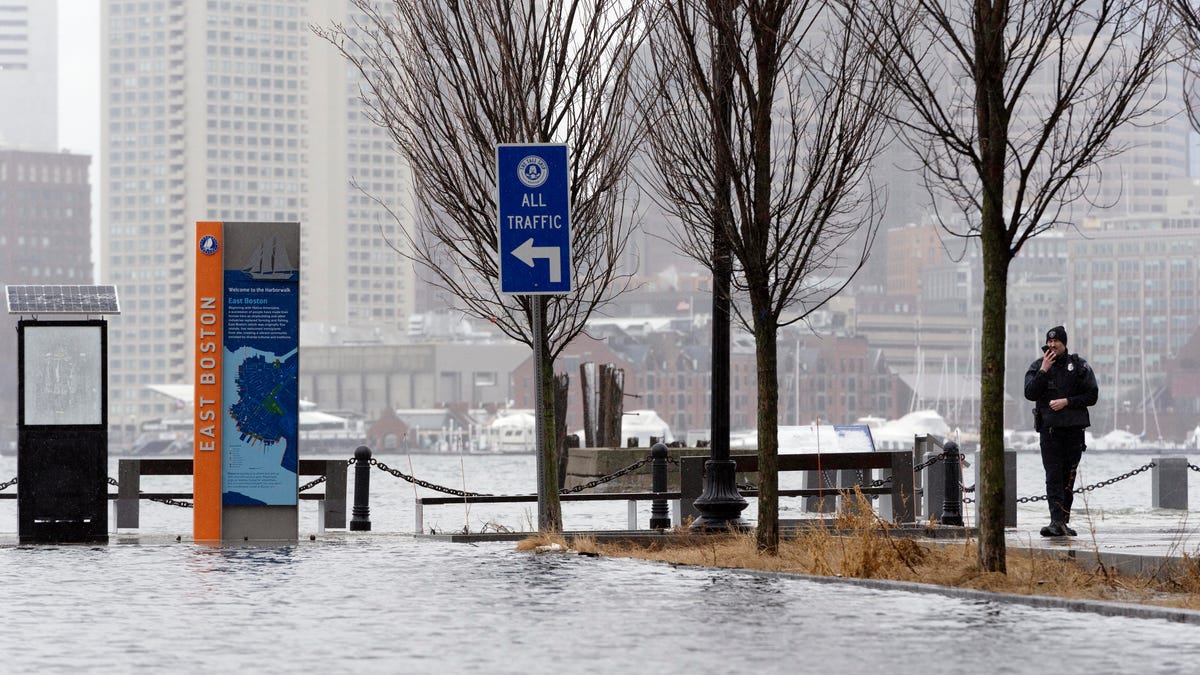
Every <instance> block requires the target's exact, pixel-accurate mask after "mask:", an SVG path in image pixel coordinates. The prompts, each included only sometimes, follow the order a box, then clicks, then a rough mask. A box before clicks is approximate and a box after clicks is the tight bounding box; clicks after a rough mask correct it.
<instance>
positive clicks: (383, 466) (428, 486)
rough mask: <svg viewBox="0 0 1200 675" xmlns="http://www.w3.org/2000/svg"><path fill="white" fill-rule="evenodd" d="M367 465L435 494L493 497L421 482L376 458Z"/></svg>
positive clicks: (353, 460) (352, 460)
mask: <svg viewBox="0 0 1200 675" xmlns="http://www.w3.org/2000/svg"><path fill="white" fill-rule="evenodd" d="M355 463H357V462H356V460H355V458H353V457H351V458H350V459H349V460H347V464H355ZM367 463H368V464H370V465H371V466H374V467H375V468H377V469H379V470H380V471H384V472H386V473H390V474H392V475H393V476H395V477H396V478H402V479H404V480H406V481H408V482H410V483H412V484H413V485H417V486H419V487H423V488H425V489H427V490H433V491H435V492H444V493H446V494H448V495H454V496H455V497H490V496H491V495H490V494H487V493H483V492H467V491H466V490H455V489H454V488H448V487H444V486H441V485H436V484H434V483H430V482H429V481H425V480H421V479H420V478H416V477H413V476H410V475H408V474H406V473H404V472H403V471H401V470H399V469H393V468H391V467H389V466H388V465H387V464H384V463H383V462H380V461H379V460H377V459H375V458H374V457H372V458H371V459H369V460H367Z"/></svg>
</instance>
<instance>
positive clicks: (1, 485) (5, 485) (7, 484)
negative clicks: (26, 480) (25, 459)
mask: <svg viewBox="0 0 1200 675" xmlns="http://www.w3.org/2000/svg"><path fill="white" fill-rule="evenodd" d="M16 484H17V477H16V476H13V477H12V480H10V481H6V482H4V483H0V490H7V489H8V488H10V487H12V486H14V485H16Z"/></svg>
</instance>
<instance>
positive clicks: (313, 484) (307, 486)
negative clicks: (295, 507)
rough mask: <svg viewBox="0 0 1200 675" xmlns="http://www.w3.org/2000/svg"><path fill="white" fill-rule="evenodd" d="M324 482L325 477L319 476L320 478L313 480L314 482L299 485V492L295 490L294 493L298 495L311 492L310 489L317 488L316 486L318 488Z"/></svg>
mask: <svg viewBox="0 0 1200 675" xmlns="http://www.w3.org/2000/svg"><path fill="white" fill-rule="evenodd" d="M325 480H326V477H325V476H321V477H320V478H318V479H316V480H314V481H312V482H309V483H305V484H304V485H301V486H300V489H299V490H296V492H298V493H299V492H304V491H305V490H311V489H312V488H315V487H317V486H318V485H320V484H321V483H324V482H325Z"/></svg>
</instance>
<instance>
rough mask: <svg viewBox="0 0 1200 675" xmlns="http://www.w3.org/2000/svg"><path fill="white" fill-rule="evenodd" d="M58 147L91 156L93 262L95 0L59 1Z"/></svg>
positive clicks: (96, 103) (97, 70)
mask: <svg viewBox="0 0 1200 675" xmlns="http://www.w3.org/2000/svg"><path fill="white" fill-rule="evenodd" d="M58 145H59V146H60V147H62V148H64V149H66V150H70V151H71V152H73V153H76V154H80V155H91V156H92V170H91V180H92V262H93V264H95V263H97V262H98V261H97V260H96V254H97V252H98V251H99V248H100V247H99V241H98V233H99V226H100V219H99V212H98V210H97V206H98V205H99V203H100V202H99V186H100V172H99V168H100V167H99V161H100V0H58ZM98 271H99V270H98V268H97V272H98Z"/></svg>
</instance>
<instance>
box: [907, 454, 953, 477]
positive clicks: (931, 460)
mask: <svg viewBox="0 0 1200 675" xmlns="http://www.w3.org/2000/svg"><path fill="white" fill-rule="evenodd" d="M943 459H946V451H945V450H943V451H942V454H940V455H934V456H933V457H930V458H929V459H928V460H926V461H924V462H921V463H920V464H918V465H916V466H914V467H913V473H916V472H917V471H924V470H925V469H928V468H929V467H931V466H933V465H934V464H937V463H938V462H940V461H942V460H943Z"/></svg>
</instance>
